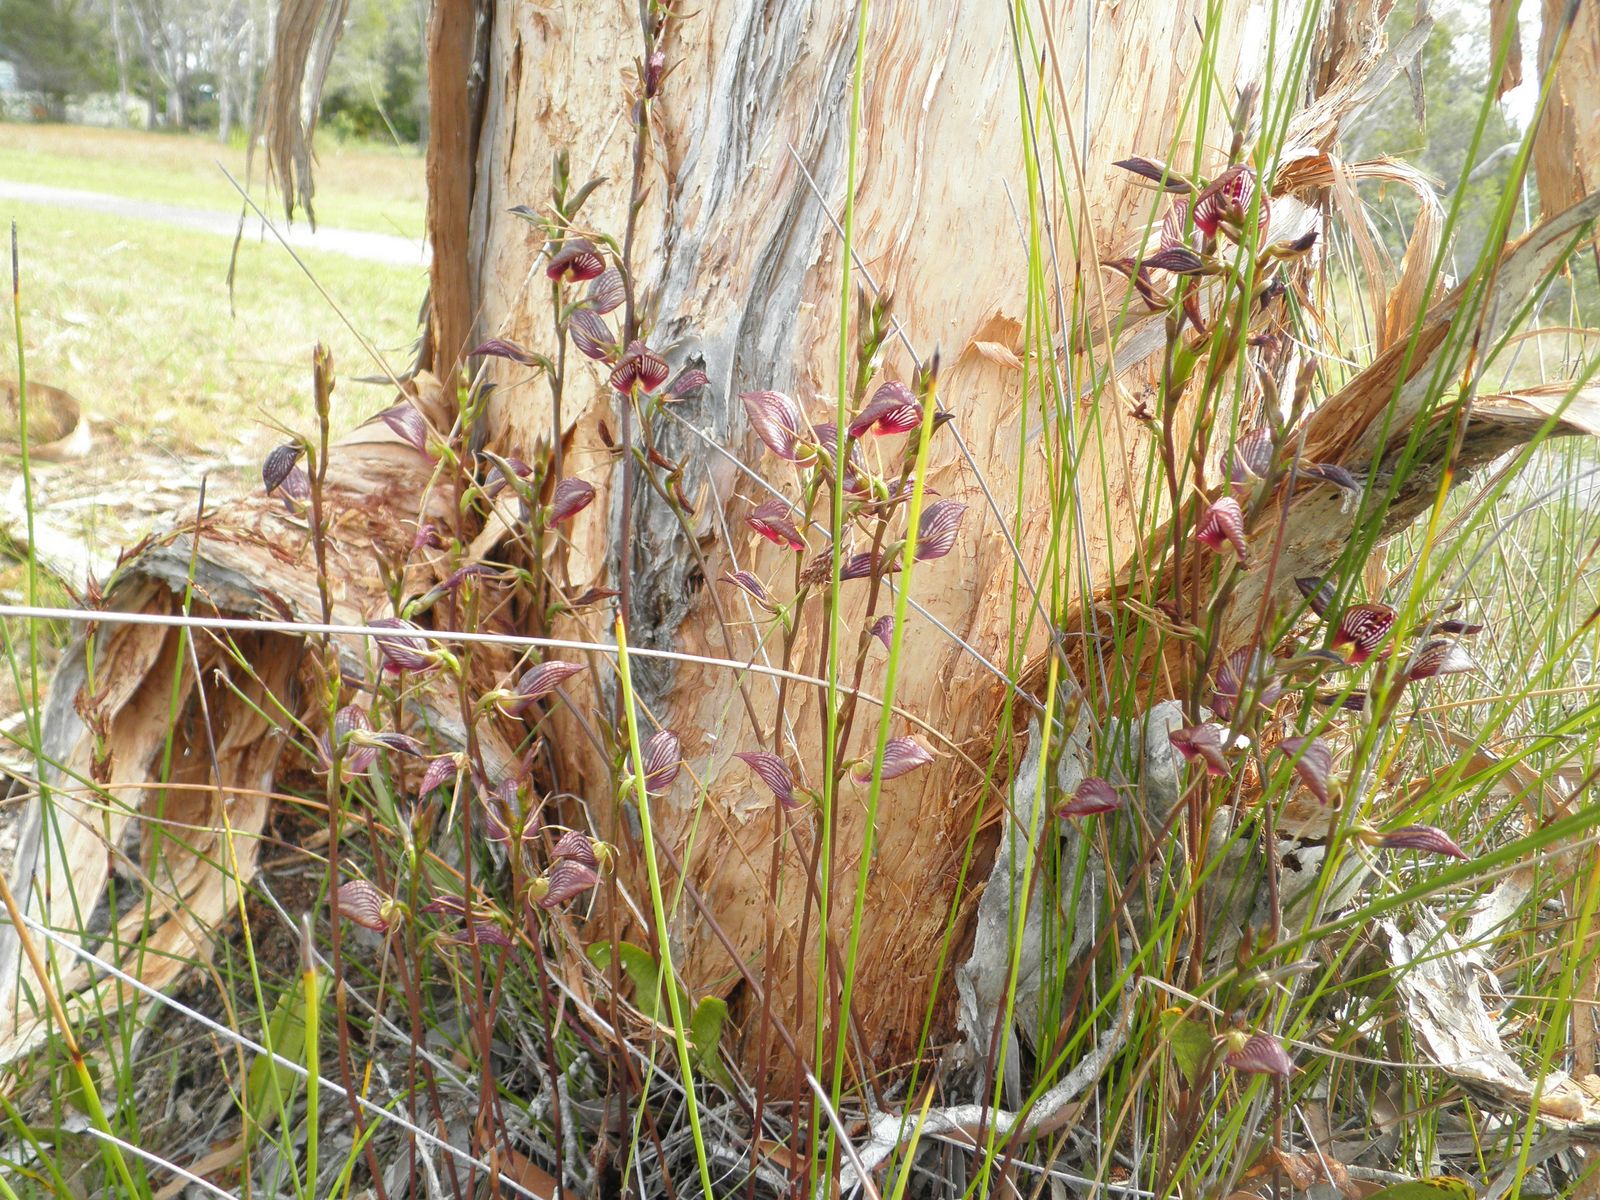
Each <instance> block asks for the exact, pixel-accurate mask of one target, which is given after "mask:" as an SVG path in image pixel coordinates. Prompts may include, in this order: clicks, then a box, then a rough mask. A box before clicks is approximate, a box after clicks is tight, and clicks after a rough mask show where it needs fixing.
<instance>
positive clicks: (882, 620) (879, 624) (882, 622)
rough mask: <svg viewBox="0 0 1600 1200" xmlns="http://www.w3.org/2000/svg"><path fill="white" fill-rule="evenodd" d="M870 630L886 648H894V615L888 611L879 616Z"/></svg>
mask: <svg viewBox="0 0 1600 1200" xmlns="http://www.w3.org/2000/svg"><path fill="white" fill-rule="evenodd" d="M870 632H871V634H872V636H873V637H875V638H877V639H878V640H879V641H880V642H882V643H883V648H884V649H885V650H893V649H894V644H893V640H892V639H893V638H894V617H893V616H891V615H889V614H888V613H885V614H884V615H883V616H881V617H879V618H878V619H877V620H876V621H874V622H873V623H872V629H871V630H870Z"/></svg>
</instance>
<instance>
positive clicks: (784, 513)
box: [744, 497, 806, 550]
mask: <svg viewBox="0 0 1600 1200" xmlns="http://www.w3.org/2000/svg"><path fill="white" fill-rule="evenodd" d="M744 522H745V524H746V525H748V526H750V528H751V529H754V530H755V531H756V532H757V533H759V534H760V535H761V536H762V537H764V538H766V539H767V541H769V542H771V543H772V544H773V545H775V546H786V547H788V548H789V549H790V550H804V549H805V546H806V540H805V538H803V537H801V536H800V530H799V528H798V527H797V526H796V525H795V523H794V521H792V520H791V519H790V517H789V505H788V504H787V503H785V502H784V501H782V500H779V499H777V498H776V497H774V498H773V499H771V500H764V501H762V502H761V503H760V504H759V505H757V506H756V510H755V512H753V513H751V514H750V515H749V516H748V517H746V518H745V519H744Z"/></svg>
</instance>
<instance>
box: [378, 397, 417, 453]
mask: <svg viewBox="0 0 1600 1200" xmlns="http://www.w3.org/2000/svg"><path fill="white" fill-rule="evenodd" d="M378 420H380V421H382V422H383V423H384V424H385V425H387V426H388V427H389V429H390V432H392V433H393V434H394V435H395V436H396V437H397V438H399V439H400V440H401V441H402V442H404V443H405V444H406V445H408V446H410V447H411V448H412V449H413V450H415V451H416V452H417V453H418V454H422V455H426V454H427V453H428V423H427V422H426V421H424V420H423V419H422V414H421V413H419V412H418V411H417V410H416V409H415V408H413V407H412V406H411V405H409V404H392V405H390V406H389V407H388V408H386V409H384V410H383V411H382V412H381V413H379V414H378Z"/></svg>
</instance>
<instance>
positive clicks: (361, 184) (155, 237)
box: [0, 126, 427, 474]
mask: <svg viewBox="0 0 1600 1200" xmlns="http://www.w3.org/2000/svg"><path fill="white" fill-rule="evenodd" d="M0 145H3V146H4V147H5V149H4V150H3V151H0V178H6V179H12V180H21V181H25V182H29V183H48V184H54V185H57V186H72V187H93V188H94V189H95V190H98V191H115V192H116V193H117V194H120V195H124V196H127V197H129V198H134V199H149V200H160V201H164V202H174V203H176V202H183V203H186V204H189V205H190V206H196V207H199V206H203V204H202V202H207V201H209V202H212V203H211V204H210V206H211V207H214V208H215V209H216V210H218V211H234V212H236V211H237V207H236V204H234V203H233V202H231V201H229V199H228V194H229V192H230V191H231V189H230V188H229V187H228V185H227V182H226V180H221V179H220V177H219V178H218V182H220V184H221V186H220V187H218V186H215V185H214V184H208V183H206V179H207V176H206V168H205V165H204V162H203V161H202V157H203V156H205V155H211V156H215V154H216V152H217V151H218V150H219V149H221V148H220V147H218V146H216V144H215V143H210V142H206V141H205V139H201V138H179V137H166V136H163V135H155V134H142V133H131V134H124V133H111V132H107V131H104V130H83V129H71V128H64V127H48V126H28V127H15V126H12V127H4V126H0ZM23 147H41V148H42V150H41V151H40V152H39V153H38V154H37V155H35V153H34V152H33V151H32V150H27V151H25V150H24V149H23ZM241 157H242V154H241ZM211 171H212V173H213V174H214V173H215V168H214V167H212V168H211ZM421 181H422V164H421V161H420V160H419V159H416V158H406V157H401V156H399V155H396V154H392V153H385V152H377V153H374V152H370V151H369V152H364V153H363V152H351V151H345V152H341V153H339V154H327V153H325V154H324V155H323V173H322V175H321V176H320V177H319V180H318V196H319V200H321V199H325V200H326V208H327V213H328V215H327V216H324V217H323V220H322V222H319V223H324V224H328V225H333V224H335V223H336V222H335V220H334V219H333V215H334V214H340V213H342V214H343V215H344V216H347V217H349V218H350V221H349V224H350V226H352V227H358V228H366V229H385V230H386V231H390V232H396V231H398V232H405V233H409V234H411V235H413V236H414V235H416V234H417V233H418V232H420V230H421V226H422V182H421ZM402 196H404V197H409V198H408V199H406V201H405V202H404V203H401V202H400V200H399V199H398V198H399V197H402ZM268 211H269V213H270V212H272V211H273V209H272V208H268ZM0 215H3V216H4V217H5V218H8V219H15V220H16V222H17V233H18V241H19V245H20V250H21V286H22V300H23V303H22V319H23V338H24V342H25V345H26V347H27V352H28V373H29V376H30V378H32V379H35V380H38V381H41V382H46V383H52V384H55V385H57V386H59V387H63V388H65V389H66V390H67V391H69V392H71V393H73V395H75V396H76V397H77V398H78V400H79V402H80V403H81V404H82V406H83V407H84V409H85V411H87V412H88V413H89V414H90V416H91V418H92V420H93V422H94V424H95V426H96V428H97V430H98V431H99V432H100V433H101V434H102V435H103V434H105V433H109V434H110V435H112V437H113V438H114V439H115V441H116V442H117V443H120V444H122V445H125V446H127V447H129V448H130V449H133V448H137V449H160V450H163V451H168V452H172V453H176V454H179V455H205V456H221V457H226V458H233V459H239V458H241V457H248V456H250V455H253V454H256V453H257V452H258V451H260V450H261V449H262V448H264V447H266V446H270V445H271V444H273V443H274V442H276V441H279V440H282V439H281V435H279V434H278V433H276V432H274V431H273V429H272V428H271V423H272V422H278V423H280V424H282V425H287V426H290V427H293V428H297V429H304V430H307V431H309V428H310V425H309V422H310V420H311V405H310V364H311V350H312V347H313V345H315V343H316V342H318V341H322V342H324V343H325V344H327V345H328V346H329V347H330V348H331V349H332V351H333V356H334V365H335V368H336V370H337V371H338V373H339V375H340V376H341V377H343V378H345V379H346V380H347V382H345V383H343V384H341V386H340V387H339V388H338V390H337V392H336V410H337V416H336V420H337V423H338V425H339V427H340V428H341V429H342V428H348V427H350V426H352V425H354V424H357V423H359V421H360V420H362V419H364V418H365V417H367V416H369V415H370V414H371V413H372V412H374V411H376V410H377V409H379V408H381V407H383V406H384V405H385V404H387V403H389V401H390V397H391V395H392V388H389V387H379V386H374V385H364V384H359V383H355V382H353V381H350V380H349V377H352V376H358V375H381V374H384V373H385V368H384V365H383V363H380V362H379V361H376V360H375V359H374V358H373V356H372V355H371V354H369V353H368V352H367V351H366V350H365V349H363V347H362V345H361V340H360V339H358V338H357V337H356V335H355V334H354V333H352V332H351V330H350V328H348V327H347V324H346V319H347V320H348V323H349V325H353V326H354V328H355V329H356V330H358V331H359V332H360V333H361V334H362V335H363V336H364V337H365V339H366V340H367V341H368V342H370V343H371V344H372V346H373V347H374V348H375V349H376V350H377V352H378V356H379V357H380V358H381V359H382V360H384V362H386V363H387V364H388V367H389V368H392V369H393V370H395V371H399V370H401V369H403V368H404V366H405V364H406V363H408V362H409V361H410V358H411V356H412V345H413V343H414V341H415V338H416V336H417V314H418V309H419V306H420V304H421V301H422V297H423V293H424V290H425V288H426V284H427V278H426V270H425V269H424V267H423V266H422V265H421V263H420V261H419V263H418V264H417V265H416V266H414V267H396V266H389V265H384V264H380V263H374V262H368V261H362V260H358V259H354V258H348V257H345V256H343V255H339V254H334V253H329V252H306V251H302V252H301V259H302V261H303V262H304V263H305V265H306V267H307V268H309V270H310V272H311V274H312V275H314V276H315V279H316V283H313V282H312V280H311V279H309V278H307V275H306V273H305V272H303V271H302V270H301V269H300V267H299V266H297V265H296V264H295V262H294V261H293V259H292V258H291V257H290V256H289V254H288V253H287V252H286V251H285V250H284V249H283V248H282V247H281V246H280V245H278V244H277V243H276V242H259V241H250V240H247V241H246V242H245V243H244V244H243V245H242V246H241V249H240V254H239V261H238V268H237V272H236V275H235V286H234V289H233V293H232V296H231V297H230V294H229V288H228V282H227V272H228V261H229V255H230V252H231V249H232V240H231V239H230V238H228V237H223V236H218V235H216V234H212V233H205V232H197V231H192V230H187V229H181V228H177V227H174V226H171V225H167V224H163V223H159V222H155V221H144V220H133V219H126V218H118V217H113V216H108V215H102V214H99V213H90V212H83V211H76V210H73V209H68V208H56V207H50V206H46V205H35V204H24V203H18V202H6V203H5V204H4V205H0ZM321 215H322V213H321V212H320V209H319V216H321ZM391 217H392V218H393V220H394V222H395V224H394V225H387V224H386V222H388V221H389V220H390V219H391ZM396 226H398V230H397V229H396ZM318 284H320V285H321V288H322V289H323V290H325V291H326V292H327V293H328V295H329V296H330V297H331V299H332V301H333V302H334V303H335V304H336V305H337V311H336V310H335V308H334V307H333V306H332V305H330V303H329V301H328V300H326V299H324V298H323V296H322V295H321V293H320V292H319V290H318V286H317V285H318ZM7 307H8V308H9V305H8V306H7ZM341 313H342V314H343V318H341V315H340V314H341ZM6 324H7V325H9V324H10V322H9V321H7V322H6ZM6 340H7V342H8V343H9V342H10V340H11V336H10V330H8V331H7V338H6ZM5 360H6V361H5V366H4V368H3V372H4V373H5V374H7V375H14V373H15V362H14V355H13V354H11V353H7V354H6V355H5ZM15 465H16V464H15V461H14V458H9V459H8V456H6V455H5V454H4V453H3V447H0V474H7V473H9V472H10V471H12V470H14V469H15Z"/></svg>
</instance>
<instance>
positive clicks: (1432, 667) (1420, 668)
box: [1406, 638, 1478, 682]
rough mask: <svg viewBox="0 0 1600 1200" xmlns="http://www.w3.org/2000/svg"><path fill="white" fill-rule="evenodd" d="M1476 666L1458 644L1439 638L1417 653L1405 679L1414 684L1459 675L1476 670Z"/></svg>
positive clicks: (1464, 649) (1463, 648)
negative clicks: (1443, 676) (1438, 676)
mask: <svg viewBox="0 0 1600 1200" xmlns="http://www.w3.org/2000/svg"><path fill="white" fill-rule="evenodd" d="M1477 666H1478V664H1477V663H1475V662H1473V661H1472V655H1470V654H1468V653H1467V651H1466V647H1464V646H1462V645H1461V643H1460V642H1452V641H1450V640H1448V639H1447V638H1439V639H1436V640H1435V641H1431V642H1429V643H1428V644H1427V645H1426V646H1424V647H1423V648H1422V649H1421V650H1418V651H1417V654H1416V657H1415V658H1413V659H1412V660H1411V666H1410V667H1409V668H1408V669H1407V671H1406V678H1407V679H1409V680H1412V681H1413V682H1415V681H1416V680H1419V679H1432V678H1433V677H1434V676H1436V675H1461V674H1465V673H1466V672H1468V671H1474V670H1476V669H1477Z"/></svg>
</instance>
